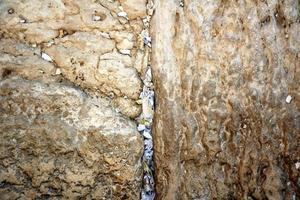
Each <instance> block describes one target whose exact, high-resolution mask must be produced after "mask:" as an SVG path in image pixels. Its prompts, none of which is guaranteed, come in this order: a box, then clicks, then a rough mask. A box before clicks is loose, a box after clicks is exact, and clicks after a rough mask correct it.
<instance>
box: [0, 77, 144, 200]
mask: <svg viewBox="0 0 300 200" xmlns="http://www.w3.org/2000/svg"><path fill="white" fill-rule="evenodd" d="M0 108H1V112H0V113H1V115H0V121H1V124H0V130H1V137H0V141H1V142H0V152H1V156H0V169H1V170H0V182H1V185H0V196H1V199H17V198H21V199H25V198H28V199H35V198H48V197H57V198H62V197H63V198H64V199H67V198H69V199H76V198H79V197H81V198H83V197H84V198H87V199H92V198H93V199H124V198H125V199H126V198H131V199H136V198H138V197H139V192H140V179H141V178H140V177H141V175H142V168H141V163H140V156H141V154H142V151H143V148H142V147H143V145H142V143H143V142H142V139H141V138H140V137H139V133H138V132H137V130H136V125H135V123H134V122H131V121H128V120H126V119H125V118H124V117H122V116H121V115H120V114H118V113H116V112H115V111H114V110H113V109H112V108H111V107H110V105H109V103H108V102H107V101H105V100H103V99H102V100H101V99H92V98H90V97H88V96H87V95H86V94H84V93H83V92H81V91H80V90H78V89H75V88H73V87H70V86H64V85H61V84H55V83H53V84H50V85H47V84H44V83H41V82H38V81H27V80H24V79H21V78H17V77H14V78H12V79H6V80H3V81H1V83H0Z"/></svg>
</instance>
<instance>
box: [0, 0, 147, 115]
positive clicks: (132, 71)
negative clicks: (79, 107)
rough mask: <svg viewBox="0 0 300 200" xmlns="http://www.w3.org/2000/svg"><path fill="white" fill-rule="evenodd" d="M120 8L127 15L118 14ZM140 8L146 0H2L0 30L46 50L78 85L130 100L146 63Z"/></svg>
mask: <svg viewBox="0 0 300 200" xmlns="http://www.w3.org/2000/svg"><path fill="white" fill-rule="evenodd" d="M123 10H124V11H125V12H128V13H126V14H128V16H129V18H130V19H126V18H124V17H121V16H119V15H118V13H119V12H124V11H123ZM145 14H146V1H145V0H134V1H122V2H117V1H112V2H108V1H103V0H98V1H92V0H90V1H83V0H76V1H62V0H59V1H55V2H52V1H46V0H45V1H39V2H33V1H30V0H27V1H20V0H14V1H11V0H4V1H1V4H0V18H1V19H2V20H1V21H0V34H1V35H2V37H4V38H8V39H15V40H18V41H20V42H23V43H27V44H32V46H35V48H38V49H39V50H40V51H41V52H45V53H47V55H49V57H50V58H51V60H52V61H53V62H54V64H55V66H56V67H57V68H59V70H60V71H61V73H62V76H63V77H64V78H66V79H67V80H69V81H71V82H73V83H75V84H76V85H78V86H80V87H82V88H83V89H87V90H89V91H92V92H95V91H101V92H102V93H103V94H104V95H108V96H110V97H116V98H120V97H125V98H129V99H132V102H131V103H130V104H133V103H134V102H135V100H136V99H137V98H138V97H139V93H140V92H141V91H142V82H141V79H140V73H142V72H143V70H144V69H145V68H146V67H147V63H148V52H147V50H146V49H145V48H144V43H143V39H142V38H141V36H140V33H141V31H142V30H143V29H144V24H143V21H142V18H143V17H145V16H146V15H145ZM124 83H126V84H124ZM118 106H120V105H118ZM129 109H130V108H126V110H129ZM135 110H136V109H135ZM123 114H124V113H123ZM139 114H140V113H137V112H136V113H135V114H134V116H138V115H139Z"/></svg>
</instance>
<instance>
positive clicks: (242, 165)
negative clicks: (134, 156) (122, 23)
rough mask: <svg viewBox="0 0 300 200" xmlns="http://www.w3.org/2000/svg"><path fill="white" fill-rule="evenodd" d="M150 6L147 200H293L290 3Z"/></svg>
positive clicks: (161, 0) (297, 97)
mask: <svg viewBox="0 0 300 200" xmlns="http://www.w3.org/2000/svg"><path fill="white" fill-rule="evenodd" d="M155 5H156V6H155V7H156V10H155V14H154V17H153V19H152V26H151V29H152V49H153V53H152V69H153V77H154V84H155V92H156V93H155V94H156V112H155V121H154V123H155V125H154V126H155V127H154V147H155V153H154V157H155V163H156V189H157V197H158V198H157V199H299V198H300V194H299V191H300V188H299V185H300V184H299V183H300V176H299V175H300V173H299V167H300V163H299V161H300V147H299V142H300V134H299V133H300V87H299V84H300V71H299V70H300V60H299V56H300V40H299V33H300V23H299V19H300V14H299V10H300V7H299V6H300V5H299V1H294V0H287V1H276V0H267V1H230V0H229V1H224V0H216V1H209V0H207V1H206V0H205V1H199V0H185V1H181V2H180V1H177V0H156V1H155Z"/></svg>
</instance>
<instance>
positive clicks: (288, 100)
mask: <svg viewBox="0 0 300 200" xmlns="http://www.w3.org/2000/svg"><path fill="white" fill-rule="evenodd" d="M292 99H293V98H292V96H291V95H288V96H287V97H286V99H285V102H286V103H291V101H292Z"/></svg>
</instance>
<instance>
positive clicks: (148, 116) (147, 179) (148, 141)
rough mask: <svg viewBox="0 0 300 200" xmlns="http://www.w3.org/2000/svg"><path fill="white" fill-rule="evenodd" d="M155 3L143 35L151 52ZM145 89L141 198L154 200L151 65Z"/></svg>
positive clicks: (140, 127)
mask: <svg viewBox="0 0 300 200" xmlns="http://www.w3.org/2000/svg"><path fill="white" fill-rule="evenodd" d="M153 9H154V4H153V2H152V0H149V1H148V3H147V16H146V17H145V18H144V19H143V23H144V30H143V31H142V32H141V37H142V38H143V42H144V45H145V47H146V48H149V52H150V54H151V37H150V35H149V28H150V20H151V16H152V14H153ZM150 54H149V55H148V58H147V59H148V63H151V62H150V61H151V60H150V59H151V56H150ZM142 79H143V84H144V85H143V91H142V92H141V94H140V103H141V104H142V113H141V115H140V116H139V117H138V119H137V122H138V131H139V132H140V133H141V134H142V136H143V138H144V153H143V157H142V164H143V184H142V188H141V200H153V199H154V197H155V191H154V190H155V189H154V188H155V187H154V184H155V183H154V163H153V139H152V121H153V115H154V86H153V83H152V71H151V65H148V66H147V69H146V70H145V73H144V76H143V78H142Z"/></svg>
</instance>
